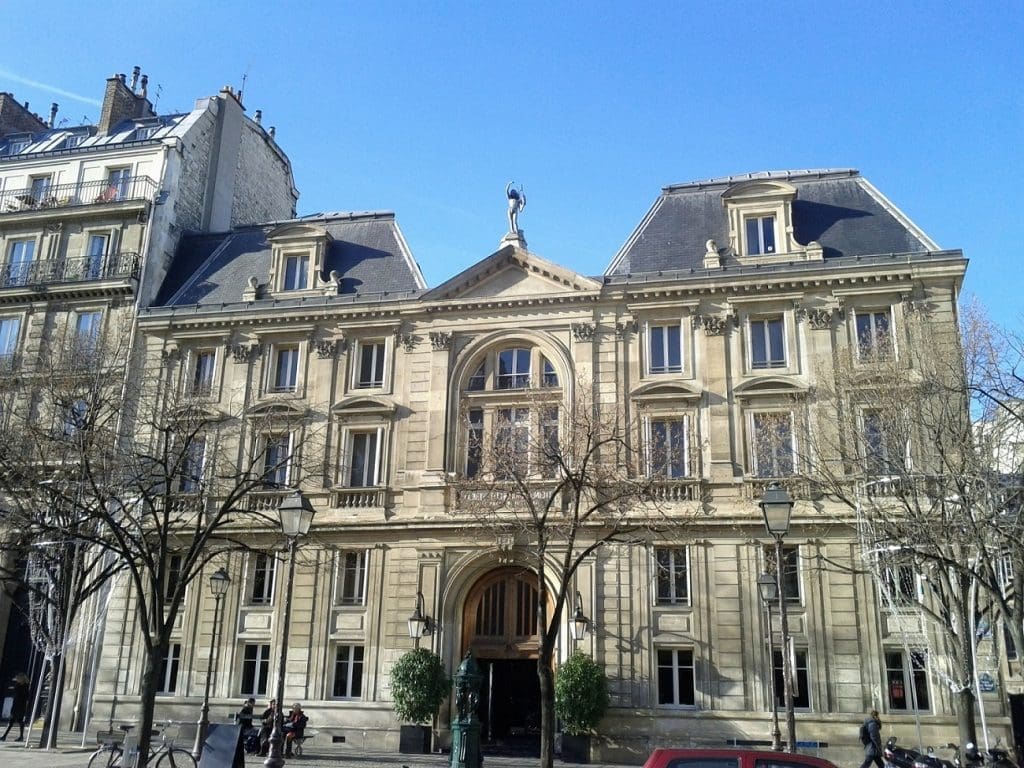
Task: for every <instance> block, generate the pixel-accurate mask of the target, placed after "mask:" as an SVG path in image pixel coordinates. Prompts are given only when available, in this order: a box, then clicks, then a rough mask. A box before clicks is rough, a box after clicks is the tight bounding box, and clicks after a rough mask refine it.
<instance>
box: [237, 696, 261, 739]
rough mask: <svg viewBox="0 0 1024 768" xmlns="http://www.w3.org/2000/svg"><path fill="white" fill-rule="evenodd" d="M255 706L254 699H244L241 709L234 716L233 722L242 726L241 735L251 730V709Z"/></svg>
mask: <svg viewBox="0 0 1024 768" xmlns="http://www.w3.org/2000/svg"><path fill="white" fill-rule="evenodd" d="M255 706H256V699H252V698H249V699H246V700H245V703H244V704H243V705H242V708H241V709H240V710H238V714H237V715H235V721H236V722H237V723H238V724H239V725H240V726H242V733H245V732H246V731H249V730H251V729H252V719H253V717H254V715H253V712H252V710H253V708H254V707H255Z"/></svg>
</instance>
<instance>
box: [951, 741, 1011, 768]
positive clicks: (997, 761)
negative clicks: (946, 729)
mask: <svg viewBox="0 0 1024 768" xmlns="http://www.w3.org/2000/svg"><path fill="white" fill-rule="evenodd" d="M947 746H948V747H949V748H951V749H953V750H955V752H954V756H953V765H954V768H986V766H987V767H988V768H1016V766H1015V764H1014V762H1013V760H1011V759H1010V753H1009V752H1008V751H1007V750H1005V749H1003V748H1002V747H1001V746H1000V745H999V740H998V739H997V740H996V744H995V746H994V747H991V748H989V749H988V750H987V752H985V753H983V752H982V751H981V750H980V749H978V745H977V744H975V743H974V742H972V741H969V742H967V745H966V746H965V747H964V753H963V758H962V759H961V756H960V749H959V748H958V747H957V746H956V745H955V744H948V745H947Z"/></svg>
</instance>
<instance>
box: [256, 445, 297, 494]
mask: <svg viewBox="0 0 1024 768" xmlns="http://www.w3.org/2000/svg"><path fill="white" fill-rule="evenodd" d="M291 459H292V436H291V435H267V437H266V445H265V446H264V450H263V485H264V486H266V487H267V488H282V487H284V486H286V485H288V475H289V469H290V465H291Z"/></svg>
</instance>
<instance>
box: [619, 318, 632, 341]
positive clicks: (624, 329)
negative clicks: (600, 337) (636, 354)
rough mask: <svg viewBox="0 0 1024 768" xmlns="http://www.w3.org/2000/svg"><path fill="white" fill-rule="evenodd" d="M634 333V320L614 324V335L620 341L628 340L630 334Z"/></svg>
mask: <svg viewBox="0 0 1024 768" xmlns="http://www.w3.org/2000/svg"><path fill="white" fill-rule="evenodd" d="M636 331H637V323H636V320H626V321H625V322H622V323H616V324H615V335H616V336H617V337H618V338H620V339H628V338H629V336H630V334H633V333H636Z"/></svg>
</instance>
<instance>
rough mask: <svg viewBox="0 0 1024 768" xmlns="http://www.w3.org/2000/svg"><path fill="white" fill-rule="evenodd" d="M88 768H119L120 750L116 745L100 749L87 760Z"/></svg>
mask: <svg viewBox="0 0 1024 768" xmlns="http://www.w3.org/2000/svg"><path fill="white" fill-rule="evenodd" d="M89 768H121V748H120V747H119V746H117V745H116V744H112V745H109V746H102V747H100V748H99V749H97V750H96V751H95V752H93V753H92V757H90V758H89Z"/></svg>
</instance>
